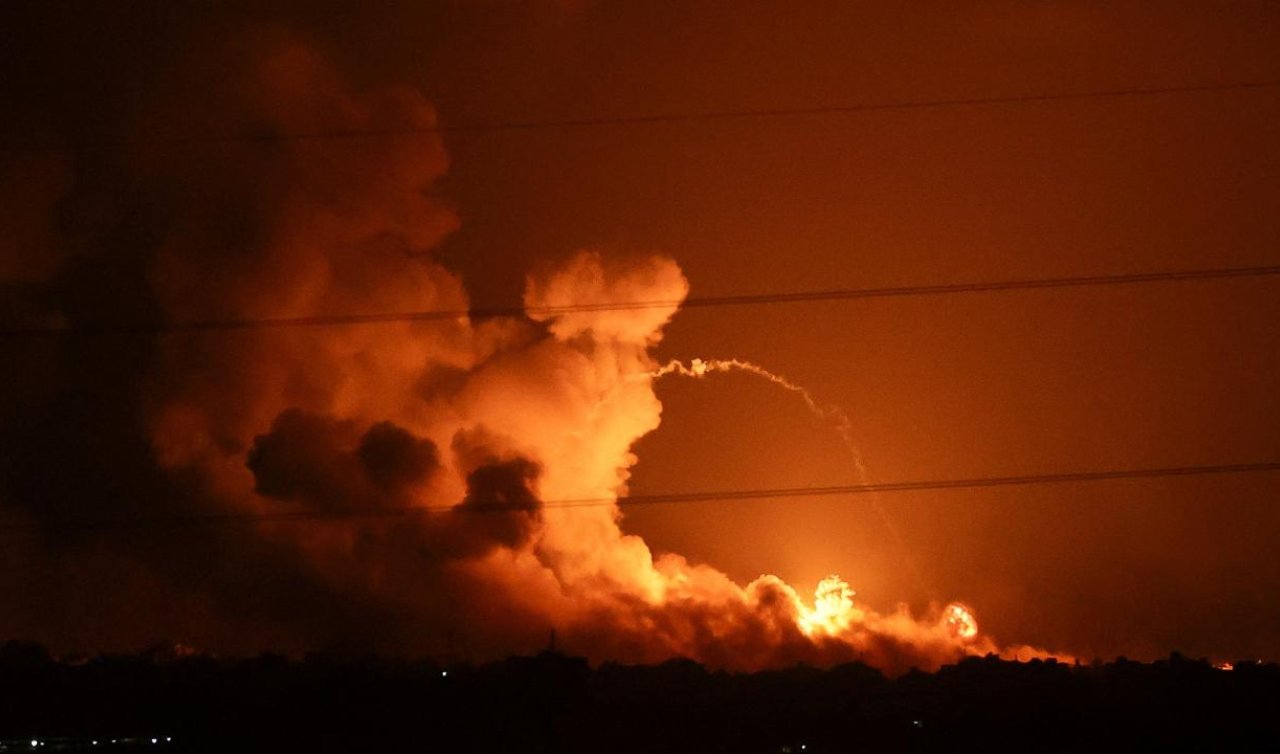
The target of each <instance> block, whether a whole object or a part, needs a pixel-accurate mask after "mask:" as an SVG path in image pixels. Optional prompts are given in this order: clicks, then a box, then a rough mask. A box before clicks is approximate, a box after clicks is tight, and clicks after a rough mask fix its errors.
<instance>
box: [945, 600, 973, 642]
mask: <svg viewBox="0 0 1280 754" xmlns="http://www.w3.org/2000/svg"><path fill="white" fill-rule="evenodd" d="M945 615H946V621H947V628H949V629H951V631H952V633H954V634H955V635H956V636H958V637H960V638H961V639H972V638H973V637H975V636H977V635H978V621H977V620H975V619H974V617H973V613H971V612H969V609H968V608H966V607H965V606H963V605H959V604H956V603H954V602H953V603H951V604H950V605H947V609H946V611H945Z"/></svg>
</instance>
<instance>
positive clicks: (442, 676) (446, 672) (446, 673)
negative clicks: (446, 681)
mask: <svg viewBox="0 0 1280 754" xmlns="http://www.w3.org/2000/svg"><path fill="white" fill-rule="evenodd" d="M440 677H441V678H448V677H449V671H447V670H441V671H440Z"/></svg>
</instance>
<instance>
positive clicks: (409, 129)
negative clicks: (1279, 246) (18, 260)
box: [25, 80, 1280, 151]
mask: <svg viewBox="0 0 1280 754" xmlns="http://www.w3.org/2000/svg"><path fill="white" fill-rule="evenodd" d="M1278 87H1280V81H1275V80H1273V81H1243V82H1226V83H1216V84H1213V83H1211V84H1185V85H1176V86H1154V87H1124V88H1116V89H1094V90H1089V91H1081V92H1058V93H1039V94H1013V95H997V96H988V97H949V98H939V99H919V100H896V101H887V102H868V103H861V104H847V105H817V106H812V107H768V108H742V109H726V110H704V111H700V112H684V113H650V114H642V115H616V116H600V117H587V118H561V119H547V120H505V121H491V122H483V121H481V122H472V123H453V124H441V123H433V124H428V125H409V126H389V127H382V128H335V129H325V130H317V131H308V132H292V133H290V132H270V131H260V132H252V133H239V134H211V135H197V136H163V135H159V134H152V135H146V136H142V137H138V138H132V139H130V138H122V139H118V140H102V141H100V142H91V143H99V144H103V145H111V144H169V145H177V146H181V145H186V144H191V145H198V144H219V143H274V142H288V141H337V140H354V139H369V138H387V137H400V136H414V135H418V134H453V133H495V132H504V131H538V130H548V129H551V130H554V129H572V128H601V127H610V126H637V125H651V124H664V123H666V124H679V123H694V122H701V121H727V120H742V119H759V118H784V117H797V116H812V115H842V114H845V115H852V114H858V113H870V112H884V111H895V110H897V111H910V110H933V109H945V108H959V107H990V106H997V105H1024V104H1035V103H1047V102H1071V101H1076V100H1090V99H1126V98H1136V97H1156V96H1162V95H1176V94H1195V93H1203V92H1229V91H1253V90H1264V89H1275V88H1278ZM25 146H26V148H28V149H35V148H41V147H39V146H35V145H25ZM42 148H43V149H45V150H47V151H53V150H56V149H58V147H55V146H53V145H45V146H43V147H42Z"/></svg>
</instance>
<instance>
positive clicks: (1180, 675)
mask: <svg viewBox="0 0 1280 754" xmlns="http://www.w3.org/2000/svg"><path fill="white" fill-rule="evenodd" d="M166 739H167V740H166ZM1135 748H1136V749H1142V750H1150V749H1172V748H1176V749H1179V750H1203V751H1209V750H1216V751H1223V750H1231V751H1239V750H1264V751H1276V750H1280V666H1276V665H1274V664H1271V665H1263V664H1258V663H1236V665H1235V669H1234V670H1231V671H1225V670H1218V669H1215V668H1213V667H1212V666H1210V665H1209V664H1208V663H1206V662H1204V661H1198V660H1188V659H1185V658H1182V657H1181V656H1179V655H1177V654H1174V655H1172V656H1171V657H1170V658H1169V659H1168V660H1165V661H1160V662H1155V663H1150V664H1146V663H1138V662H1129V661H1124V660H1117V661H1116V662H1113V663H1108V664H1105V665H1101V664H1095V665H1091V666H1068V665H1063V664H1058V663H1055V662H1052V661H1050V662H1039V661H1034V662H1030V663H1014V662H1005V661H1002V660H999V659H995V658H973V659H968V660H965V661H963V662H961V663H959V664H958V665H953V666H948V667H944V668H942V669H941V670H940V671H938V672H937V673H932V674H926V673H919V672H912V673H908V674H907V675H905V676H902V677H900V678H896V679H893V680H889V679H886V678H885V677H884V676H883V675H881V674H880V673H879V672H877V671H876V670H873V669H871V668H868V667H866V666H863V665H857V664H854V665H844V666H840V667H836V668H832V669H829V670H816V669H813V668H806V667H797V668H792V669H789V670H781V671H773V672H765V673H754V674H731V673H724V672H709V671H708V670H706V669H705V668H703V667H702V666H700V665H697V664H695V663H692V662H687V661H673V662H668V663H666V664H663V665H658V666H652V667H624V666H618V665H604V666H601V667H599V668H596V669H591V668H589V667H588V665H587V663H586V661H584V660H582V659H579V658H574V657H565V656H563V655H559V654H554V653H544V654H541V655H538V656H536V657H520V658H512V659H509V660H506V661H503V662H498V663H494V664H489V665H481V666H464V665H455V666H449V667H442V666H439V665H435V664H431V663H425V662H404V661H395V660H382V659H376V658H350V657H346V658H338V657H326V656H312V657H308V658H307V659H306V660H304V661H301V662H291V661H289V660H287V659H285V658H282V657H275V656H263V657H259V658H255V659H247V660H246V659H242V660H224V659H215V658H211V657H200V656H195V657H191V656H188V657H177V656H175V655H173V654H172V653H165V652H153V653H145V654H142V655H130V656H109V657H99V658H96V659H92V660H87V661H74V662H66V661H58V660H54V659H52V658H51V657H50V656H49V654H48V653H47V652H45V651H44V650H43V649H42V648H41V647H39V646H38V645H33V644H25V643H17V642H10V643H8V644H6V645H3V646H0V751H27V752H30V751H37V750H39V751H59V750H61V751H72V750H76V751H79V750H95V751H154V752H156V753H157V754H160V753H161V752H172V753H174V754H177V752H240V751H271V752H328V751H334V752H338V751H341V752H386V751H413V752H445V751H449V752H453V751H457V752H491V751H496V752H735V753H737V752H775V753H788V754H818V753H820V752H844V751H886V750H887V751H916V750H921V751H924V750H938V751H943V750H945V751H954V750H992V749H999V750H1016V751H1028V750H1040V751H1097V750H1100V749H1111V750H1121V749H1124V750H1133V749H1135Z"/></svg>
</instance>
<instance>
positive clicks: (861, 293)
mask: <svg viewBox="0 0 1280 754" xmlns="http://www.w3.org/2000/svg"><path fill="white" fill-rule="evenodd" d="M1274 275H1280V265H1269V266H1259V267H1221V268H1214V269H1200V270H1179V271H1170V272H1139V273H1131V274H1117V275H1086V276H1078V277H1058V278H1027V279H1020V280H997V281H979V282H970V283H940V284H936V285H913V286H898V287H888V288H836V289H828V290H820V291H793V292H788V293H757V294H739V295H726V296H691V297H689V298H687V299H684V300H683V301H681V300H679V299H662V300H651V301H619V302H594V303H580V304H566V305H563V306H531V307H519V306H499V307H477V308H472V309H438V310H425V311H412V312H381V313H373V314H320V315H314V316H305V317H274V318H252V317H243V318H227V319H208V320H196V321H189V322H168V323H139V324H123V325H102V326H92V325H84V324H78V325H74V326H68V327H57V326H52V327H49V326H36V327H15V328H7V329H0V337H3V336H9V337H18V336H61V335H77V336H79V335H164V334H171V333H200V332H217V331H236V330H261V329H279V328H292V327H340V326H352V325H376V324H385V323H392V322H431V321H441V320H459V319H464V318H467V317H474V318H484V317H498V316H505V317H519V316H525V315H530V316H534V315H536V316H539V317H554V316H558V315H562V314H573V313H578V312H600V311H627V310H641V309H663V308H674V307H679V308H680V309H694V308H707V307H716V306H748V305H758V304H787V303H801V302H817V301H851V300H857V299H870V298H895V297H907V296H938V295H951V294H960V293H988V292H1000V291H1015V290H1036V289H1046V288H1073V287H1085V286H1100V285H1135V284H1142V283H1173V282H1180V281H1190V280H1215V279H1228V278H1247V277H1267V276H1274Z"/></svg>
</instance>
